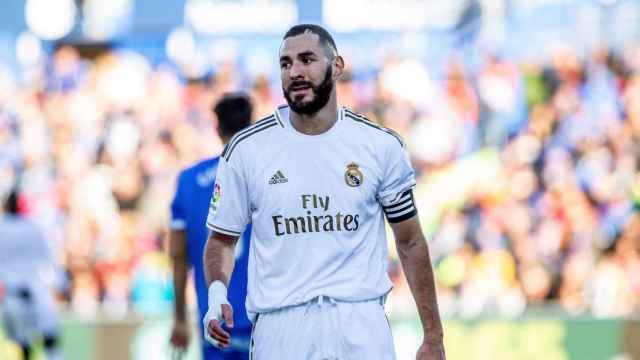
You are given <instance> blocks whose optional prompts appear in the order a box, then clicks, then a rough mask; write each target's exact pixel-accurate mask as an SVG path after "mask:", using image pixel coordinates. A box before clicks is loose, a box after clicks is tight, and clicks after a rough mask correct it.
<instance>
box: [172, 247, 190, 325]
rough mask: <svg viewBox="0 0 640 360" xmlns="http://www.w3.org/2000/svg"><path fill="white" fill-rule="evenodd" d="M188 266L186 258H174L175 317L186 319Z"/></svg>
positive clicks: (180, 319) (177, 319)
mask: <svg viewBox="0 0 640 360" xmlns="http://www.w3.org/2000/svg"><path fill="white" fill-rule="evenodd" d="M187 274H188V267H187V262H186V259H174V261H173V289H174V292H175V313H174V314H175V319H176V321H186V319H187V316H186V307H187V306H186V298H185V291H186V287H187Z"/></svg>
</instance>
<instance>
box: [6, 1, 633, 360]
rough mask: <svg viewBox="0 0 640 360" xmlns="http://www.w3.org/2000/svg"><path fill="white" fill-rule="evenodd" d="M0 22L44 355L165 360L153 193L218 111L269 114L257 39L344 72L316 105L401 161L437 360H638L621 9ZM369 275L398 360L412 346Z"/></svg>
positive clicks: (23, 8) (114, 7)
mask: <svg viewBox="0 0 640 360" xmlns="http://www.w3.org/2000/svg"><path fill="white" fill-rule="evenodd" d="M0 7H1V9H0V193H3V192H5V193H6V192H7V191H8V190H9V187H10V186H11V185H12V184H13V182H14V180H15V179H16V178H17V177H18V176H19V177H20V181H21V184H22V191H23V193H22V197H21V199H20V207H21V209H22V211H24V212H25V213H26V214H28V216H29V217H30V218H32V219H33V220H34V221H36V222H37V223H38V225H39V226H41V227H42V229H43V230H44V231H45V234H46V236H47V241H48V242H49V244H50V247H51V249H52V251H53V252H54V254H55V256H56V258H57V259H58V260H59V261H60V263H61V264H63V267H64V279H62V281H60V285H59V291H58V292H59V294H58V300H59V301H58V305H59V307H60V309H61V311H62V313H63V314H64V327H63V328H64V333H63V351H64V354H65V358H67V359H127V358H131V359H165V358H168V354H169V351H168V348H169V345H168V339H169V332H170V327H171V316H172V315H171V314H172V310H173V303H172V302H173V289H172V284H171V274H170V269H171V268H170V265H171V264H170V259H169V257H168V252H167V242H168V237H167V234H168V223H169V203H170V200H171V198H172V196H173V192H174V186H175V181H176V175H177V173H178V171H179V170H180V169H182V168H183V167H185V166H187V165H191V164H193V163H194V162H196V161H197V160H200V159H203V158H205V157H208V156H211V155H214V154H216V153H218V152H220V150H221V142H220V139H219V138H218V137H217V135H216V133H215V131H214V129H215V122H216V119H215V118H214V115H213V114H212V113H211V112H210V108H211V105H212V104H213V103H214V102H215V101H216V100H217V99H218V98H219V97H220V95H221V94H223V93H224V92H226V91H231V90H245V91H248V92H249V93H250V94H251V96H252V98H253V102H254V106H255V108H256V111H255V117H256V119H258V118H261V117H263V116H265V115H268V114H269V113H271V112H272V111H273V108H274V107H275V106H276V105H279V104H283V103H285V101H284V99H283V97H282V90H281V86H280V78H279V69H278V61H277V59H278V58H277V55H278V48H279V45H280V42H281V37H282V35H283V33H284V32H285V31H286V30H287V29H288V28H289V27H290V26H292V25H294V24H296V23H299V22H313V23H319V24H322V25H324V26H326V27H327V28H328V29H329V30H330V31H331V32H332V34H334V36H335V39H336V42H337V45H338V49H339V52H340V53H341V54H342V55H343V56H344V58H345V60H346V63H347V70H348V71H347V74H346V76H344V77H343V79H342V80H341V81H340V82H339V84H338V92H339V101H340V102H341V103H342V104H344V105H346V106H349V107H352V108H353V109H355V110H356V111H358V112H362V113H364V114H366V115H367V116H368V117H369V118H370V119H372V120H374V121H376V122H378V123H380V124H383V125H384V126H387V127H389V128H392V129H394V130H396V131H397V132H399V133H400V134H401V135H402V136H403V137H404V138H405V140H406V142H407V144H408V150H409V152H410V155H411V157H412V160H413V162H414V166H415V168H416V170H417V172H418V174H419V178H418V182H419V185H418V188H417V190H416V197H417V202H418V204H419V206H420V211H419V213H420V216H421V221H422V223H423V224H424V226H425V231H426V233H427V235H428V239H429V245H430V249H431V253H432V260H433V265H434V268H435V271H436V275H437V285H438V295H439V301H440V308H441V312H442V315H443V317H444V319H445V343H446V346H447V352H448V359H552V360H556V359H557V360H560V359H616V360H629V359H640V321H639V317H638V314H640V256H639V254H640V253H639V250H640V216H639V215H638V212H637V208H638V206H639V205H640V204H639V203H638V202H639V201H640V173H639V170H640V166H639V165H640V163H639V155H640V153H639V152H640V143H639V142H638V140H639V139H640V1H638V0H448V1H420V0H394V1H390V0H350V1H339V0H235V1H232V0H111V1H101V0H26V1H22V0H2V4H1V5H0ZM1 240H2V239H0V241H1ZM391 248H392V249H393V246H392V247H391ZM391 256H392V266H391V269H390V271H391V275H392V278H393V280H394V283H395V289H394V290H393V292H392V294H391V296H390V299H389V302H388V304H387V309H388V311H389V312H390V318H391V321H392V325H393V332H394V335H395V341H396V347H397V351H398V358H399V359H400V360H405V359H411V358H412V357H413V356H414V355H413V354H415V351H416V349H417V346H418V344H419V343H420V341H421V330H420V324H419V322H418V319H417V317H416V312H415V307H414V305H413V298H412V297H411V294H410V292H409V290H408V286H407V284H406V283H405V281H404V276H403V275H402V274H401V269H400V266H399V262H398V260H397V257H396V255H395V254H393V251H392V254H391ZM189 299H190V300H189V301H190V304H191V306H192V308H193V309H194V311H195V301H194V300H195V298H194V297H193V295H192V296H190V297H189ZM193 347H194V349H193V351H191V352H190V354H189V356H190V358H193V359H195V358H197V356H199V352H198V349H197V348H196V346H195V344H194V346H193ZM17 356H18V350H17V347H15V345H13V344H11V343H10V342H9V341H8V340H6V339H5V338H4V337H3V335H2V334H1V333H0V358H2V359H10V360H13V359H17Z"/></svg>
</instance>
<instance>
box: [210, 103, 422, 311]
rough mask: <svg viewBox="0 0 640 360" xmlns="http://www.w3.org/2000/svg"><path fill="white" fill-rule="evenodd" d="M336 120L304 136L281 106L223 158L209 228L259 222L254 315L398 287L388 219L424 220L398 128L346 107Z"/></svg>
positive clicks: (250, 306) (253, 256)
mask: <svg viewBox="0 0 640 360" xmlns="http://www.w3.org/2000/svg"><path fill="white" fill-rule="evenodd" d="M337 117H338V119H337V122H336V123H335V124H334V125H333V126H332V127H331V129H329V130H328V131H326V132H325V133H323V134H320V135H305V134H302V133H300V132H298V131H297V130H295V129H294V128H293V127H292V126H291V123H290V121H289V108H288V107H287V106H281V107H279V108H278V109H277V110H276V112H275V113H274V114H273V115H271V116H270V117H267V118H265V119H263V120H261V121H259V122H257V123H256V124H254V125H252V126H251V127H249V128H247V129H245V130H243V131H241V132H240V133H238V134H236V135H235V136H234V137H233V138H232V139H231V141H230V142H229V144H228V145H227V146H226V148H225V151H224V152H223V154H222V158H221V160H220V164H219V167H218V174H217V178H216V185H215V187H214V193H213V197H212V200H211V206H210V210H209V216H208V218H207V226H208V227H209V229H210V230H212V231H215V232H218V233H222V234H227V235H233V236H239V235H240V234H241V233H242V231H243V230H244V228H245V226H246V225H247V224H248V223H249V222H251V223H253V230H252V233H251V247H250V255H249V269H248V274H249V275H248V277H249V279H248V291H247V292H248V295H247V311H248V312H249V314H250V317H253V315H255V314H256V313H261V312H267V311H272V310H275V309H278V308H282V307H286V306H292V305H298V304H302V303H304V302H306V301H308V300H311V299H313V298H314V297H316V296H319V295H324V296H329V297H333V298H335V299H338V300H343V301H361V300H368V299H373V298H376V297H379V296H382V295H384V294H386V293H387V292H389V291H390V289H391V286H392V284H391V281H390V280H389V277H388V275H387V261H388V260H387V257H388V254H387V241H386V232H385V228H384V216H383V215H384V214H386V215H387V218H388V219H389V221H391V222H397V221H402V220H405V219H407V218H410V217H412V216H414V215H415V214H416V209H415V206H414V204H413V197H412V192H411V189H412V188H413V187H414V186H415V174H414V171H413V169H412V167H411V164H410V162H409V157H408V155H407V153H406V151H405V149H404V146H403V144H402V141H401V140H400V138H399V137H398V136H397V135H396V134H395V133H393V132H392V131H391V130H388V129H386V128H383V127H380V126H378V125H375V124H373V123H371V122H369V121H368V120H366V118H364V117H363V116H362V115H359V114H356V113H353V112H351V111H350V110H348V109H346V108H344V107H340V108H339V109H338V112H337ZM383 210H384V212H383Z"/></svg>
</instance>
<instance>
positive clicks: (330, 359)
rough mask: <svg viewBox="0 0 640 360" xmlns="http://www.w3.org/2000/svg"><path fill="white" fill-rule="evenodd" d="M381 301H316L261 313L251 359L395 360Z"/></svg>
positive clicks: (254, 334) (321, 298) (318, 299)
mask: <svg viewBox="0 0 640 360" xmlns="http://www.w3.org/2000/svg"><path fill="white" fill-rule="evenodd" d="M395 358H396V356H395V350H394V345H393V338H392V336H391V328H390V327H389V322H388V321H387V316H386V314H385V312H384V305H383V301H382V300H381V299H374V300H369V301H361V302H342V301H336V300H333V299H331V298H327V297H323V296H320V297H317V298H315V299H313V300H311V301H309V302H307V303H305V304H303V305H299V306H292V307H287V308H283V309H279V310H276V311H272V312H268V313H261V314H259V316H258V318H257V319H256V321H255V324H254V330H253V335H252V346H251V357H250V359H251V360H301V359H304V360H362V359H367V360H395Z"/></svg>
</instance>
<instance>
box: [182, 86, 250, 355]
mask: <svg viewBox="0 0 640 360" xmlns="http://www.w3.org/2000/svg"><path fill="white" fill-rule="evenodd" d="M214 112H215V114H216V116H217V118H218V134H219V135H220V137H221V138H222V141H223V142H224V143H227V141H228V140H229V138H231V136H233V135H234V134H235V133H236V132H238V131H240V130H242V129H244V128H245V127H247V126H249V125H250V124H251V114H252V107H251V103H250V101H249V99H248V97H247V96H245V95H242V94H226V95H225V96H223V98H222V99H221V100H220V101H219V102H218V103H217V104H216V106H215V107H214ZM219 162H220V158H219V157H214V158H211V159H208V160H205V161H202V162H200V163H198V164H196V165H195V166H193V167H190V168H188V169H186V170H184V171H182V172H181V173H180V175H179V177H178V185H177V191H176V194H175V197H174V199H173V202H172V204H171V218H172V220H171V234H170V243H171V245H170V248H171V257H172V259H173V282H174V288H175V298H176V302H175V314H174V326H173V331H172V334H171V344H172V345H173V346H174V348H176V349H177V350H178V351H179V352H182V351H184V350H186V348H187V346H188V344H189V334H190V331H189V324H188V321H187V316H186V311H185V288H186V281H187V272H188V270H189V268H190V267H193V270H194V272H193V273H194V276H195V287H196V293H197V295H198V296H197V297H198V308H199V310H200V311H199V314H200V321H202V318H203V317H204V314H205V312H206V309H207V284H206V283H205V280H204V272H203V267H202V255H203V250H204V245H205V242H206V241H207V232H208V231H207V228H206V226H205V223H206V219H207V211H208V209H209V202H210V199H211V194H212V193H213V196H214V200H215V198H217V197H219V196H220V191H219V188H216V190H215V191H214V182H215V177H216V170H217V168H218V164H219ZM245 234H246V235H245V236H244V237H242V240H241V244H240V246H238V248H237V252H236V253H235V254H231V257H230V258H229V260H230V261H234V259H235V269H236V271H235V272H234V273H233V283H232V285H231V286H230V288H229V300H230V301H231V303H232V304H233V306H234V307H235V308H237V309H239V310H240V311H238V312H237V313H236V315H235V323H236V325H237V326H236V328H235V329H234V341H233V342H232V344H231V346H230V347H229V348H226V349H216V348H214V347H213V346H211V345H210V344H209V343H208V342H206V341H204V340H203V341H201V343H202V345H203V346H202V354H203V358H204V359H205V360H213V359H247V358H248V354H249V340H250V338H251V323H250V322H249V320H248V319H247V316H246V314H245V312H244V307H245V305H244V301H245V298H246V294H247V270H246V269H247V262H248V259H249V231H247V232H246V233H245Z"/></svg>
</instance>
